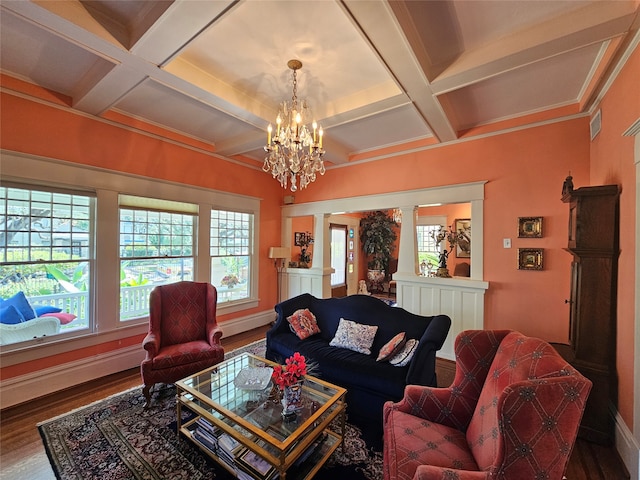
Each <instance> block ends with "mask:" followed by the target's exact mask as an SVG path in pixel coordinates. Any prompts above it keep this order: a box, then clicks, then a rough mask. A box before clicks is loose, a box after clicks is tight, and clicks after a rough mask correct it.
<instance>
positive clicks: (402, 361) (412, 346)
mask: <svg viewBox="0 0 640 480" xmlns="http://www.w3.org/2000/svg"><path fill="white" fill-rule="evenodd" d="M417 348H418V340H416V339H415V338H411V339H409V340H407V343H405V344H404V347H402V350H400V351H399V352H398V353H396V354H395V355H394V356H393V357H392V358H391V360H389V363H390V364H391V365H394V366H396V367H404V366H406V365H408V364H409V362H410V361H411V359H412V358H413V354H414V353H416V349H417Z"/></svg>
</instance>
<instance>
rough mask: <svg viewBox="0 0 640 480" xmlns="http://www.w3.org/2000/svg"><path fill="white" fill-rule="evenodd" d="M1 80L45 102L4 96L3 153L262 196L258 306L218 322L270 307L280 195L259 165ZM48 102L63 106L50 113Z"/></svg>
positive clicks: (42, 362) (17, 368)
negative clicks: (82, 111)
mask: <svg viewBox="0 0 640 480" xmlns="http://www.w3.org/2000/svg"><path fill="white" fill-rule="evenodd" d="M5 80H6V81H5ZM2 82H3V87H7V85H10V86H11V88H14V89H15V88H20V87H21V86H23V87H24V89H23V90H24V91H28V92H29V93H30V94H33V95H34V96H36V97H38V98H43V99H46V101H47V102H51V103H39V102H32V101H29V100H27V99H25V98H22V97H20V96H16V95H12V94H9V93H3V94H2V97H1V101H2V109H1V112H0V115H1V116H0V128H1V130H0V146H1V147H2V148H3V149H7V150H12V151H17V152H24V153H28V154H33V155H39V156H44V157H51V158H55V159H60V160H65V161H68V162H73V163H77V164H84V165H90V166H94V167H100V168H106V169H110V170H115V171H119V172H126V173H131V174H136V175H142V176H145V177H150V178H157V179H162V180H169V181H172V182H179V183H183V184H187V185H195V186H199V187H204V188H210V189H215V190H220V191H225V192H232V193H240V194H250V195H251V196H253V197H257V198H261V199H262V201H261V205H260V245H259V246H258V259H259V262H260V265H259V268H260V278H259V291H260V295H259V298H260V302H259V306H258V307H256V308H254V309H249V310H243V311H241V312H238V313H233V314H229V315H224V316H218V320H219V322H221V323H224V322H225V321H227V320H230V319H233V318H236V317H239V316H245V315H250V314H253V313H256V312H260V311H265V310H270V309H272V308H273V304H274V303H275V299H276V296H277V292H276V284H275V283H274V282H273V275H272V274H273V271H272V269H273V265H272V264H271V261H270V260H269V259H268V248H269V246H272V245H277V244H279V242H280V225H281V221H280V206H281V204H282V201H283V195H284V193H283V189H282V188H281V187H280V185H279V184H278V182H276V181H275V180H273V179H271V178H270V177H268V176H266V175H265V174H264V172H262V171H261V170H260V169H259V168H254V169H251V168H246V167H242V166H238V165H234V164H232V163H230V162H227V161H224V160H221V159H219V158H216V157H215V156H212V155H210V154H208V153H207V152H206V151H204V150H203V149H200V148H199V147H200V145H199V144H197V142H193V141H192V140H191V139H187V138H182V139H181V140H182V141H184V142H185V143H186V145H179V144H175V143H168V142H163V141H162V140H161V139H159V138H157V137H153V136H149V135H144V134H141V133H139V132H138V131H135V130H125V129H122V128H118V127H116V126H114V125H111V124H109V123H107V122H100V121H97V120H96V119H94V118H92V117H89V116H84V115H77V114H75V113H73V112H71V111H69V110H68V109H66V108H64V107H65V101H64V99H62V100H60V99H58V98H57V97H51V96H50V94H49V93H48V92H47V91H45V90H42V89H36V88H35V87H33V86H29V85H26V84H24V85H21V84H20V82H17V81H15V80H12V79H9V80H7V77H3V78H2ZM52 103H53V104H57V105H60V106H61V107H63V108H56V107H55V106H52ZM174 138H175V134H174ZM190 147H195V148H190ZM0 174H1V172H0ZM141 341H142V336H140V335H136V336H133V337H130V338H125V339H121V340H120V341H116V342H109V343H103V344H100V345H96V346H93V347H87V348H83V349H79V350H75V351H71V352H67V353H65V354H63V355H55V356H51V357H48V358H45V359H39V360H37V361H33V362H26V363H22V364H17V365H13V366H9V367H5V368H2V369H0V378H3V379H6V378H10V377H14V376H17V375H22V374H25V373H28V372H32V371H36V370H40V369H45V368H48V367H52V366H55V365H59V364H62V363H66V362H70V361H75V360H79V359H82V358H88V357H91V356H94V355H96V354H99V353H106V352H109V351H113V350H116V349H118V348H122V346H123V345H124V346H128V345H133V344H136V343H138V344H139V343H140V342H141Z"/></svg>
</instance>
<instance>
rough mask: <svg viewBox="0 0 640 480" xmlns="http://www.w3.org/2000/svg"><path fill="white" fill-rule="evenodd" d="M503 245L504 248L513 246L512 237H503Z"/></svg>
mask: <svg viewBox="0 0 640 480" xmlns="http://www.w3.org/2000/svg"><path fill="white" fill-rule="evenodd" d="M502 246H503V247H504V248H511V239H510V238H503V239H502Z"/></svg>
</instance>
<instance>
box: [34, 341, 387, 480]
mask: <svg viewBox="0 0 640 480" xmlns="http://www.w3.org/2000/svg"><path fill="white" fill-rule="evenodd" d="M264 344H265V339H260V340H257V341H254V342H251V343H249V344H247V345H244V346H242V347H239V348H236V349H234V350H231V351H229V352H228V353H227V354H226V355H225V359H226V358H231V357H233V356H235V355H238V354H242V353H244V352H247V351H249V352H252V353H256V354H258V355H262V356H264V353H263V352H262V353H261V350H259V349H260V348H262V347H264ZM171 390H174V387H173V386H170V385H161V386H160V388H158V389H156V391H155V392H154V393H155V394H156V396H157V398H156V408H160V410H159V411H158V413H159V417H158V419H160V418H161V417H163V418H165V420H163V421H162V422H155V421H153V422H149V421H148V420H144V419H140V418H138V416H137V415H134V416H133V417H131V416H130V414H128V416H125V417H122V416H120V414H119V412H123V413H125V414H126V412H127V411H128V410H129V409H130V408H131V407H129V406H126V405H128V404H129V402H133V403H134V404H136V405H138V406H139V407H140V408H141V406H142V403H143V397H142V385H139V386H135V387H132V388H129V389H126V390H123V391H121V392H118V393H115V394H112V395H109V396H108V397H105V398H103V399H100V400H96V401H93V402H91V403H89V404H87V405H83V406H80V407H78V408H75V409H73V410H70V411H68V412H66V413H63V414H61V415H57V416H55V417H52V418H49V419H47V420H45V421H42V422H39V423H38V424H37V428H38V432H39V433H40V437H41V439H42V442H43V446H44V449H45V452H46V455H47V458H48V460H49V463H50V465H51V467H52V471H53V473H54V475H55V477H56V478H57V479H58V480H71V479H74V480H91V479H94V480H97V479H102V478H105V477H104V475H105V474H107V470H103V468H108V474H107V475H108V476H109V477H110V478H111V477H113V478H114V479H125V478H126V479H134V478H135V479H142V478H157V479H164V478H172V474H169V472H177V473H178V476H182V475H184V474H185V472H188V471H191V472H192V474H195V476H194V477H192V476H190V475H191V474H187V477H188V478H198V479H201V480H204V479H214V478H215V479H220V480H226V479H228V478H229V476H228V474H227V473H226V471H220V470H219V469H220V467H218V466H217V465H215V464H213V461H212V460H210V459H208V457H207V456H206V455H205V454H203V453H202V452H200V451H199V449H198V448H197V447H196V446H195V445H192V444H191V443H190V442H188V441H187V440H186V439H184V438H182V437H181V436H176V434H175V410H174V411H173V417H174V418H173V421H172V422H171V423H168V424H167V423H165V422H167V421H168V420H169V419H168V418H167V415H168V414H169V413H168V412H169V411H170V410H172V408H171V405H175V391H174V394H173V397H171V395H170V393H171V392H170V391H171ZM123 402H124V403H123ZM101 405H102V406H103V407H101ZM160 405H163V406H162V407H160ZM121 408H123V410H121ZM85 411H86V413H84V412H85ZM109 412H110V413H109ZM65 417H69V418H68V419H67V420H65ZM142 417H144V416H142ZM83 418H84V419H85V420H83V421H81V423H76V422H77V419H83ZM56 422H59V424H58V425H56ZM67 422H70V423H67ZM86 422H89V423H86ZM65 424H66V426H65ZM138 424H140V425H143V428H142V430H140V428H139V427H138ZM152 424H153V426H152V428H160V430H158V435H157V436H155V435H152V436H151V437H149V436H148V435H145V434H144V432H149V431H151V430H149V426H148V425H152ZM74 425H75V426H74ZM89 425H93V426H89ZM171 425H173V427H172V426H171ZM145 426H146V428H144V427H145ZM70 428H71V429H70ZM122 428H123V429H122ZM166 428H170V429H171V428H173V433H171V434H170V435H168V436H167V432H168V431H167V430H165V429H166ZM79 429H80V430H79ZM121 429H122V430H121ZM92 431H95V432H96V433H95V434H92V433H91V432H92ZM98 431H99V432H101V433H98ZM153 431H154V432H155V430H153ZM96 434H97V435H99V436H98V437H96V436H95V435H96ZM130 434H131V435H133V436H132V437H129V435H130ZM141 434H142V435H143V437H142V439H143V440H142V443H140V442H141V440H140V439H141V437H140V435H141ZM85 435H86V436H85ZM145 438H153V441H150V442H149V441H148V440H145ZM81 439H84V441H83V440H81ZM167 439H168V442H169V443H166V442H167ZM50 442H52V443H50ZM78 442H80V443H78ZM86 442H88V443H86ZM105 442H108V444H107V443H105ZM112 442H116V443H112ZM122 442H124V443H122ZM147 442H148V443H147ZM163 442H164V443H163ZM151 444H162V445H166V448H161V450H158V449H157V448H156V449H155V450H154V449H151V450H150V451H149V452H148V453H149V455H154V456H150V457H147V456H146V455H147V451H146V450H145V448H146V445H151ZM87 445H91V447H90V448H89V450H87V451H86V452H85V450H86V448H87ZM345 445H347V446H348V447H347V448H345V450H344V451H342V449H338V450H337V451H336V452H334V454H333V455H332V456H331V458H330V459H329V461H328V462H327V464H326V465H325V466H323V468H322V469H321V470H320V471H319V472H318V473H317V475H316V478H317V479H318V480H334V479H335V478H353V479H361V480H365V479H369V480H381V479H382V463H383V461H382V454H381V452H379V451H377V448H376V449H372V448H371V447H369V446H368V445H367V443H366V440H365V438H364V437H363V432H362V430H361V429H360V428H358V427H357V426H355V425H353V424H349V423H347V432H346V436H345ZM123 446H124V448H123ZM140 448H142V450H139V449H140ZM96 452H97V453H96ZM123 452H124V453H123ZM154 452H155V453H154ZM157 452H165V453H164V454H162V453H160V457H161V459H160V460H158V458H157V456H158V453H157ZM61 455H62V456H61ZM96 455H98V456H97V457H96ZM123 455H125V456H123ZM176 455H177V457H176ZM103 456H104V457H105V458H106V459H107V460H108V461H109V462H112V463H108V467H102V466H98V465H97V464H96V462H98V461H101V459H102V457H103ZM94 458H95V459H96V460H94ZM162 458H165V460H162ZM158 461H160V463H157V462H158ZM166 461H168V462H169V463H166V464H165V463H163V462H166ZM174 461H177V462H178V464H179V465H182V467H179V468H178V467H176V466H175V465H174ZM185 461H186V462H187V463H185ZM76 462H77V463H76ZM185 468H186V470H185ZM166 474H169V476H167V475H166ZM140 475H142V476H140ZM148 475H151V477H149V476H148Z"/></svg>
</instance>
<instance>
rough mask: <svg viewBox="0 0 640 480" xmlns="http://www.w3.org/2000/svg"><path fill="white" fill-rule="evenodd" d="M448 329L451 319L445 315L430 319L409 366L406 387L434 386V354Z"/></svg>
mask: <svg viewBox="0 0 640 480" xmlns="http://www.w3.org/2000/svg"><path fill="white" fill-rule="evenodd" d="M450 327H451V318H449V317H448V316H447V315H436V316H434V317H432V319H431V322H429V325H427V328H426V329H425V331H424V333H423V334H422V337H421V338H420V339H419V342H418V348H417V349H416V352H415V354H414V355H413V358H412V359H411V363H410V364H409V370H408V371H407V378H406V383H407V385H427V386H436V376H435V369H436V352H437V351H438V350H440V349H441V348H442V345H443V344H444V341H445V340H446V338H447V334H448V333H449V328H450Z"/></svg>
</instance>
